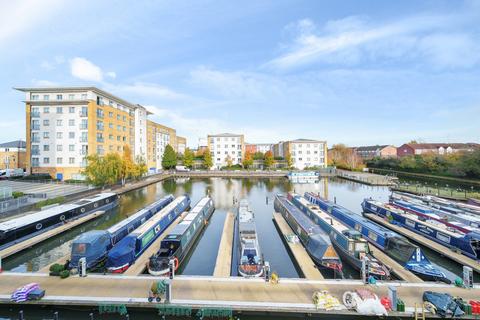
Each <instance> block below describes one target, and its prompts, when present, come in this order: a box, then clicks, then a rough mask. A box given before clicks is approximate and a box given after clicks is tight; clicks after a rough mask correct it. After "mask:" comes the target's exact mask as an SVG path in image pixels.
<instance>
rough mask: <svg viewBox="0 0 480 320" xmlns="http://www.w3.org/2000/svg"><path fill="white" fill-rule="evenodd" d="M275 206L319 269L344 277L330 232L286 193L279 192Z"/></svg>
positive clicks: (331, 274) (334, 276) (327, 273)
mask: <svg viewBox="0 0 480 320" xmlns="http://www.w3.org/2000/svg"><path fill="white" fill-rule="evenodd" d="M273 206H274V208H275V211H276V212H279V213H280V214H281V215H282V216H283V218H284V219H285V221H287V223H288V225H289V226H290V228H292V230H293V232H295V234H296V235H297V236H298V238H299V239H300V241H301V242H302V244H303V246H304V247H305V249H306V250H307V252H308V254H309V255H310V257H312V259H313V261H314V262H315V264H316V265H317V266H318V267H319V269H320V270H321V271H323V273H325V274H326V275H328V276H329V277H332V278H337V277H340V278H342V277H343V274H342V267H343V265H342V262H341V260H340V257H339V256H338V254H337V252H336V251H335V249H334V247H333V246H332V243H331V241H330V238H329V236H328V234H327V233H325V232H324V231H323V230H322V229H321V228H320V227H319V226H318V225H316V224H315V223H314V222H313V221H312V220H310V218H308V217H307V216H306V215H305V214H303V213H302V212H301V211H300V210H299V209H298V208H297V207H295V206H294V205H293V204H292V203H291V202H290V201H289V200H288V199H287V197H285V196H284V195H280V194H277V195H276V196H275V201H274V202H273Z"/></svg>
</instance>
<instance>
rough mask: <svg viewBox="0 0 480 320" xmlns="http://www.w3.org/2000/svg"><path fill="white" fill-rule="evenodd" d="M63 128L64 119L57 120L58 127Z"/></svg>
mask: <svg viewBox="0 0 480 320" xmlns="http://www.w3.org/2000/svg"><path fill="white" fill-rule="evenodd" d="M61 126H62V119H57V127H61Z"/></svg>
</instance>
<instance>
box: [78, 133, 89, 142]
mask: <svg viewBox="0 0 480 320" xmlns="http://www.w3.org/2000/svg"><path fill="white" fill-rule="evenodd" d="M80 142H88V132H82V136H81V137H80Z"/></svg>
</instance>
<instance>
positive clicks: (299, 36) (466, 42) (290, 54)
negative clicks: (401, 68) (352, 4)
mask: <svg viewBox="0 0 480 320" xmlns="http://www.w3.org/2000/svg"><path fill="white" fill-rule="evenodd" d="M476 18H478V17H476ZM475 21H478V20H477V19H475V15H470V14H466V13H462V14H457V15H425V14H424V15H417V16H411V17H407V18H404V19H401V20H397V21H394V22H387V23H383V24H382V23H373V22H371V21H369V20H368V19H367V18H365V17H358V16H351V17H346V18H344V19H339V20H332V21H328V22H327V23H326V24H325V25H324V26H323V27H322V28H319V27H317V26H316V25H315V24H314V23H313V22H312V21H311V20H309V19H303V20H300V21H299V22H297V24H296V25H294V26H292V25H289V26H287V28H288V29H289V30H292V29H293V30H294V31H295V36H294V38H293V41H292V42H291V43H290V44H289V45H287V46H286V50H285V51H286V52H285V53H284V54H282V55H280V56H279V57H277V58H274V59H272V60H271V61H269V62H268V63H267V64H266V66H267V67H270V68H274V69H279V70H282V69H283V70H285V69H289V68H294V67H298V66H302V65H307V64H311V63H326V64H347V65H349V64H356V63H358V62H360V61H369V60H372V61H375V60H377V59H378V58H387V59H389V58H395V59H399V58H403V59H406V60H407V61H408V59H411V58H416V57H427V58H431V61H430V59H426V63H428V64H433V65H434V66H435V67H440V68H450V67H472V66H474V65H475V64H477V63H479V61H480V50H479V49H478V45H476V43H478V42H479V41H480V39H479V38H478V35H475V34H474V33H471V34H470V33H469V32H471V31H469V28H468V26H469V25H472V23H473V24H475V23H476V22H475ZM458 26H463V27H464V28H463V30H462V31H461V32H458V31H457V32H451V30H455V29H456V28H457V27H458ZM465 26H466V27H465ZM455 53H457V54H455ZM464 55H466V56H467V59H465V58H464Z"/></svg>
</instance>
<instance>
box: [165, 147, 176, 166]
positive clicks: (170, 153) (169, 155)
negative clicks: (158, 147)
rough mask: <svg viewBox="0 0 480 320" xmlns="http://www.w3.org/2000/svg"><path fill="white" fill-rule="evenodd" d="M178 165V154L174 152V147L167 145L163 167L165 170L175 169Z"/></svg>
mask: <svg viewBox="0 0 480 320" xmlns="http://www.w3.org/2000/svg"><path fill="white" fill-rule="evenodd" d="M176 165H177V154H176V153H175V150H173V148H172V146H171V145H169V144H167V146H166V147H165V151H164V152H163V157H162V167H163V169H167V170H168V169H173V168H175V166H176Z"/></svg>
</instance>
